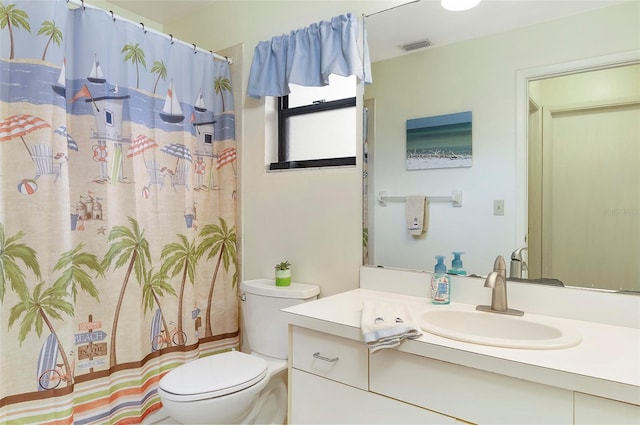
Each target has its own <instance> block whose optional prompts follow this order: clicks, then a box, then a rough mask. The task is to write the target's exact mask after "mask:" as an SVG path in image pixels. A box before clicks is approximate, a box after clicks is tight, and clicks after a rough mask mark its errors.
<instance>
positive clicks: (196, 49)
mask: <svg viewBox="0 0 640 425" xmlns="http://www.w3.org/2000/svg"><path fill="white" fill-rule="evenodd" d="M67 3H71V4H73V5H75V6H78V7H81V8H83V9H84V8H86V7H89V8H91V9H96V10H102V11H103V12H105V13H110V14H111V18H112V19H113V20H114V21H115V20H116V18H118V20H120V21H123V22H129V23H131V24H134V25H140V26H141V27H142V30H143V31H144V32H145V33H146V32H151V33H153V34H156V35H159V36H161V37H164V38H166V39H167V40H169V41H170V42H171V43H175V42H178V43H180V44H184V45H185V46H192V47H193V51H194V53H195V52H202V53H207V54H210V55H211V56H213V57H214V58H215V59H218V60H223V61H226V62H228V63H229V65H231V64H232V63H233V61H232V60H231V59H229V58H228V57H226V56H222V55H219V54H218V53H215V52H213V51H212V50H204V49H202V48H200V47H198V46H196V45H195V43H192V44H189V43H187V42H184V41H182V40H179V39H177V38H175V37H174V36H173V34H165V33H162V32H160V31H156V30H154V29H153V28H145V26H144V23H143V22H140V23H135V22H133V21H131V20H129V19H127V18H124V17H122V16H120V15H115V14H114V13H113V10H109V11H106V10H104V9H101V8H99V7H96V6H92V5H90V4H85V2H84V0H67Z"/></svg>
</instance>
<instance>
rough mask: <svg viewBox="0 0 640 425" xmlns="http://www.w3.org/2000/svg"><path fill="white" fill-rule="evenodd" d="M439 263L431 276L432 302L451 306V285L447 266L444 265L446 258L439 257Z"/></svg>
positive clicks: (437, 258)
mask: <svg viewBox="0 0 640 425" xmlns="http://www.w3.org/2000/svg"><path fill="white" fill-rule="evenodd" d="M436 260H437V261H438V262H437V263H436V265H435V267H434V273H433V275H432V276H431V302H432V303H433V304H449V302H450V301H451V299H450V298H451V285H450V284H449V276H447V266H446V265H445V264H444V256H443V255H437V256H436Z"/></svg>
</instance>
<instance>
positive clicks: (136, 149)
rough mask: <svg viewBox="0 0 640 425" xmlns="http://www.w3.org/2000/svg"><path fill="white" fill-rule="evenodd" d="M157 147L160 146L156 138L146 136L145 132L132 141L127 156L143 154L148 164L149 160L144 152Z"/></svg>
mask: <svg viewBox="0 0 640 425" xmlns="http://www.w3.org/2000/svg"><path fill="white" fill-rule="evenodd" d="M157 147H158V144H157V143H156V141H155V140H153V139H151V138H149V137H147V136H145V135H144V134H139V135H138V136H136V137H135V138H134V139H133V140H132V141H131V144H130V145H129V150H128V151H127V158H133V157H134V156H136V155H140V154H142V159H143V161H144V163H145V164H146V163H147V160H146V158H145V157H144V152H145V151H147V150H149V149H152V148H157Z"/></svg>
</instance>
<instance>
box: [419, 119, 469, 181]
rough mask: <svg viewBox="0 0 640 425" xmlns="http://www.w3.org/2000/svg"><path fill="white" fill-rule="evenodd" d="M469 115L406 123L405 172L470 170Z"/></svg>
mask: <svg viewBox="0 0 640 425" xmlns="http://www.w3.org/2000/svg"><path fill="white" fill-rule="evenodd" d="M471 130H472V123H471V111H466V112H458V113H454V114H446V115H438V116H434V117H425V118H415V119H409V120H407V170H428V169H434V168H461V167H471V166H472V164H473V151H472V137H471Z"/></svg>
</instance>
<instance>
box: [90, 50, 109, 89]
mask: <svg viewBox="0 0 640 425" xmlns="http://www.w3.org/2000/svg"><path fill="white" fill-rule="evenodd" d="M87 80H89V81H90V82H92V83H98V84H102V83H104V82H105V81H107V79H106V78H104V74H103V73H102V67H101V66H100V61H99V60H98V55H95V54H94V55H93V64H92V65H91V71H89V75H88V76H87Z"/></svg>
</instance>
